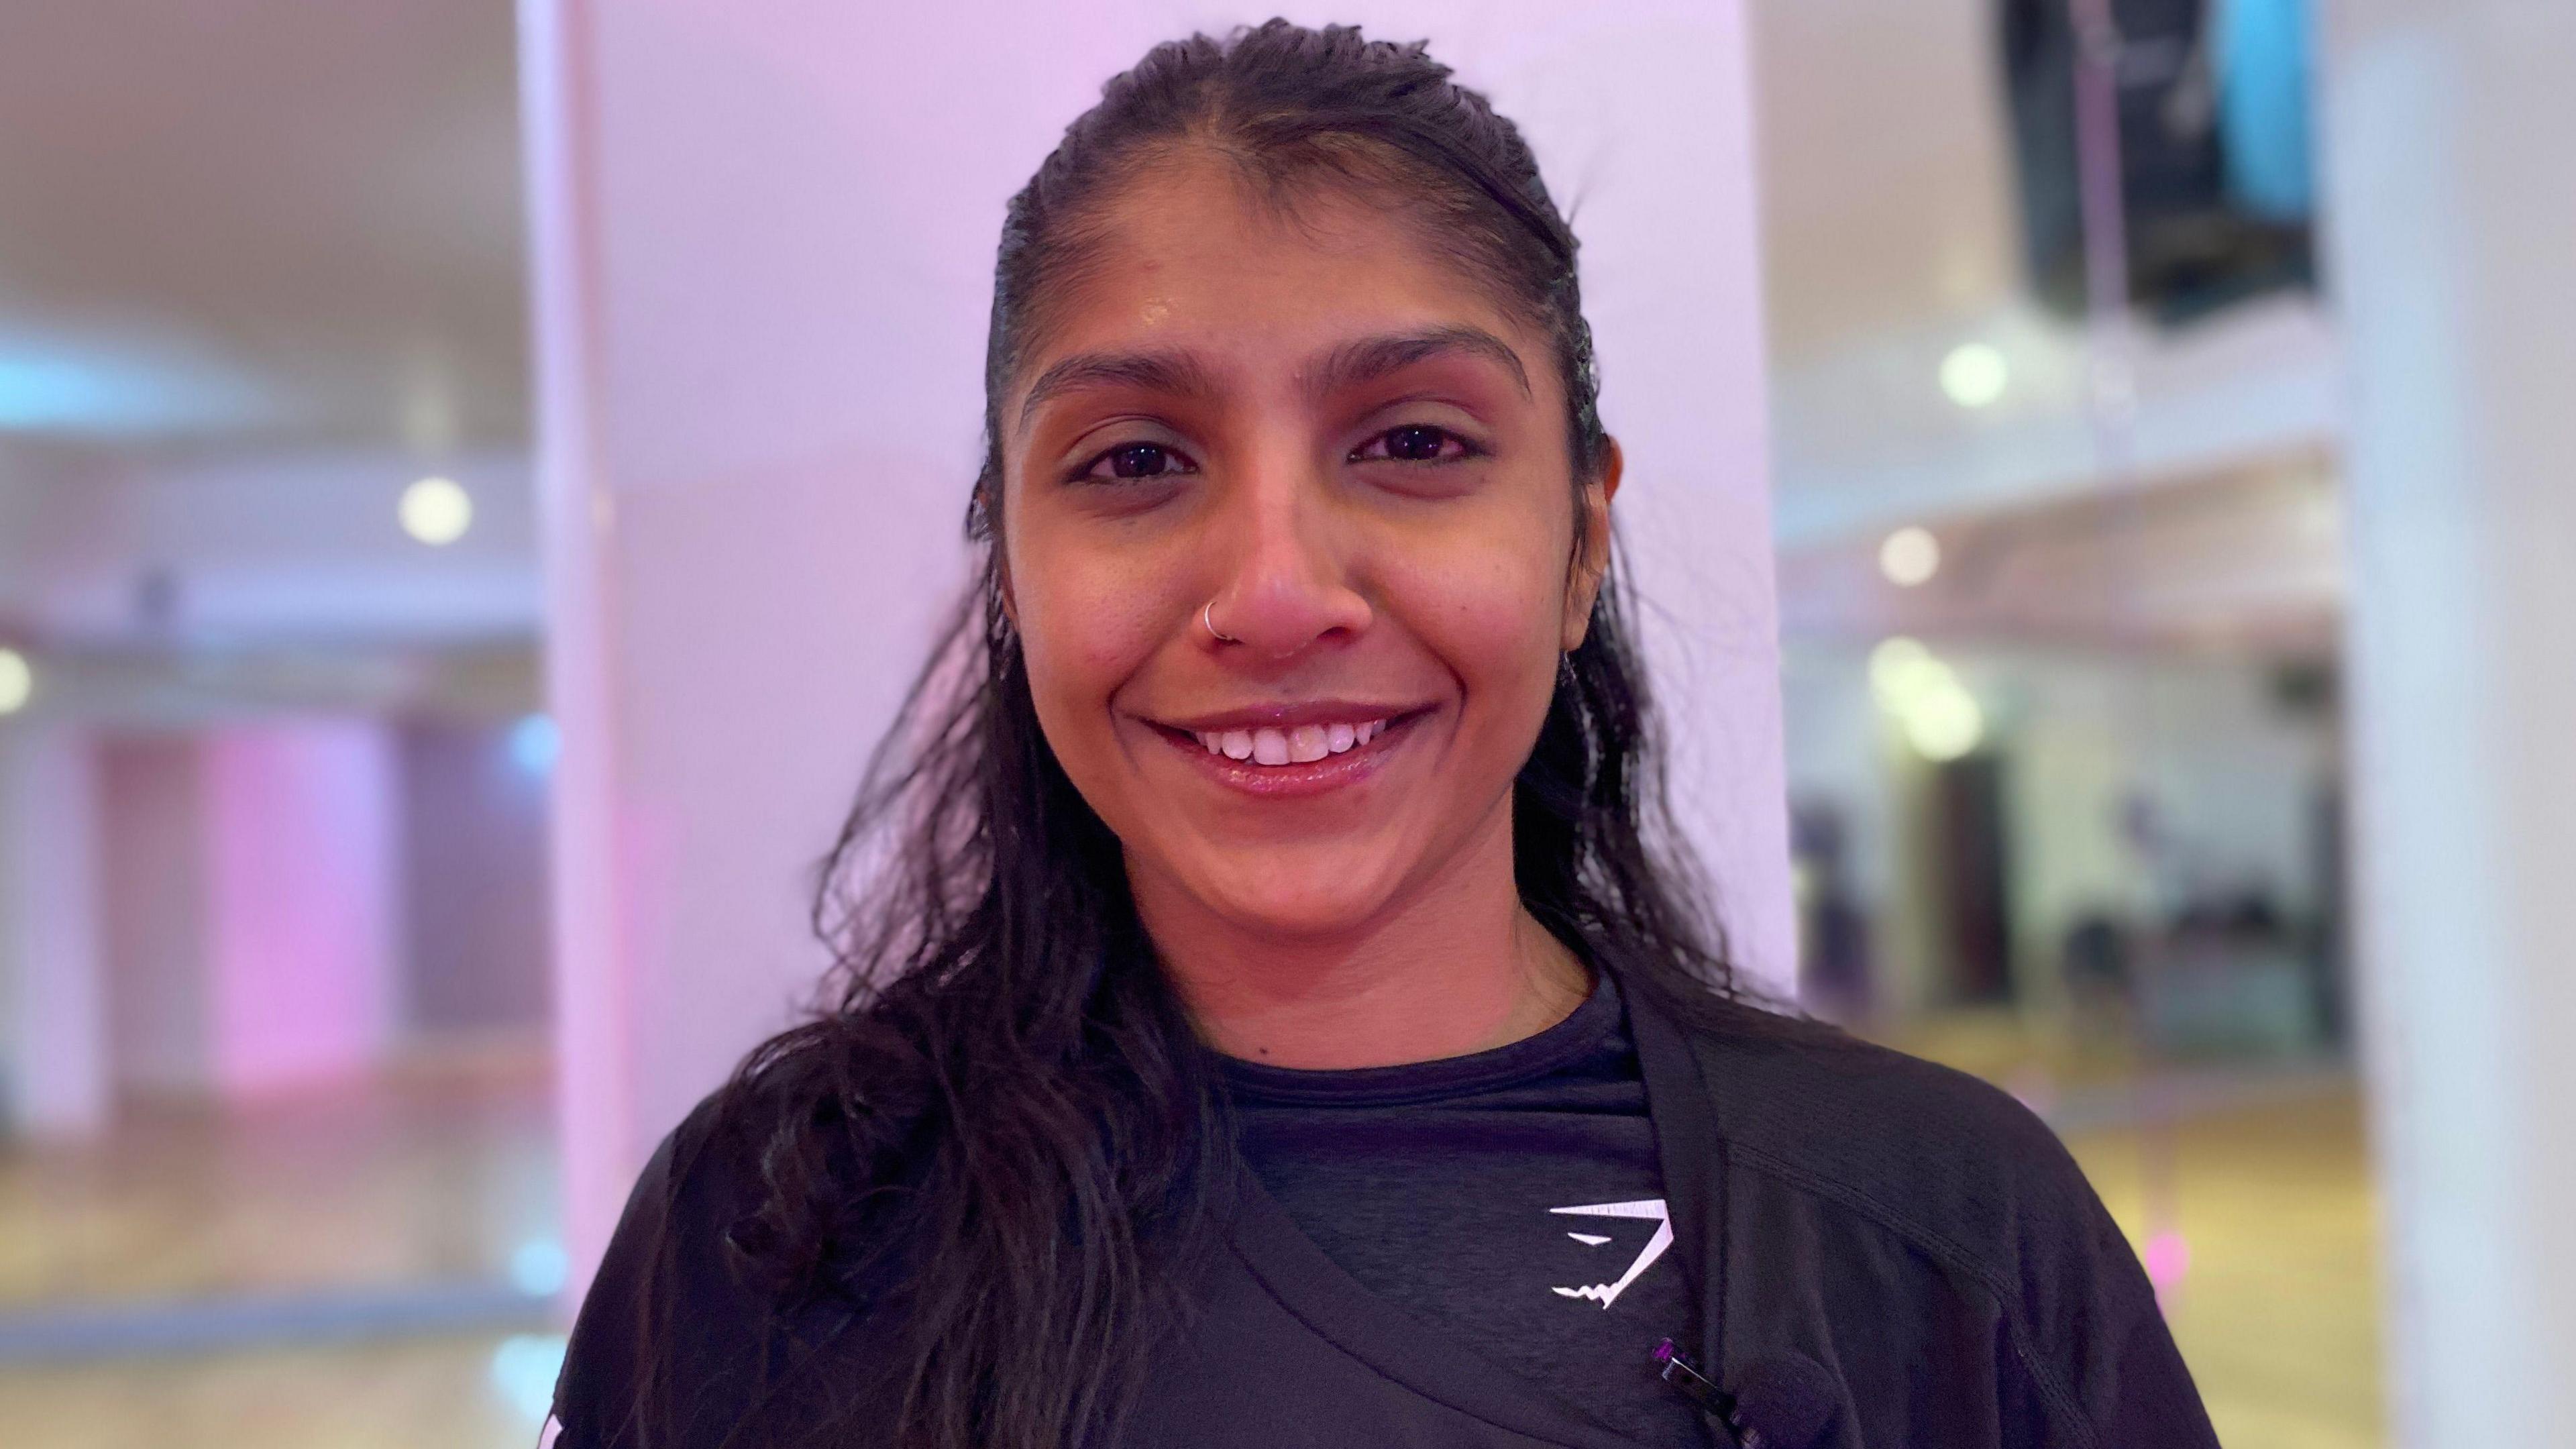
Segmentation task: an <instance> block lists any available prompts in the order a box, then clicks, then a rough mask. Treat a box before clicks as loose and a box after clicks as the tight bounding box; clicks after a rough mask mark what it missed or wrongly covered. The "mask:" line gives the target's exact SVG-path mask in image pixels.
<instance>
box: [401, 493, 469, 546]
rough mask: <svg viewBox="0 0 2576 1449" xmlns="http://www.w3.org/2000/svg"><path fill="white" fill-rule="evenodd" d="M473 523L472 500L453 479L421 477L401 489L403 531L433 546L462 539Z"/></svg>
mask: <svg viewBox="0 0 2576 1449" xmlns="http://www.w3.org/2000/svg"><path fill="white" fill-rule="evenodd" d="M473 523H474V500H473V498H471V497H470V496H468V495H467V494H466V492H465V490H464V488H463V487H461V486H459V485H458V484H457V482H456V480H455V479H453V478H423V479H421V480H420V481H419V482H417V483H414V484H413V485H411V486H410V487H409V488H406V489H404V490H403V495H402V526H403V532H405V533H408V534H410V535H411V536H412V537H414V538H416V539H419V540H420V541H421V542H423V543H425V544H428V545H430V546H431V547H433V548H436V547H439V546H442V545H445V544H451V543H454V542H456V541H457V540H458V539H460V538H463V537H464V536H465V530H466V529H468V528H470V527H472V526H473Z"/></svg>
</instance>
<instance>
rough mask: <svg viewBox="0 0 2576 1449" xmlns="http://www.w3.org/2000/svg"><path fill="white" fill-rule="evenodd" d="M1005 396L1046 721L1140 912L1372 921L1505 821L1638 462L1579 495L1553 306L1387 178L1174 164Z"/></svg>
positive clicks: (1486, 842) (1247, 920) (1011, 477)
mask: <svg viewBox="0 0 2576 1449" xmlns="http://www.w3.org/2000/svg"><path fill="white" fill-rule="evenodd" d="M1003 402H1004V406H1003V408H1002V410H1001V413H1000V419H1001V428H1002V437H1003V456H1004V473H1005V483H1004V490H1003V506H1002V538H1003V540H1004V545H1005V554H1004V562H1005V567H1006V577H1007V580H1008V585H1007V587H1008V591H1009V592H1008V599H1009V604H1010V607H1011V610H1012V613H1013V616H1014V618H1015V619H1016V621H1017V623H1018V627H1019V631H1020V635H1021V638H1022V641H1023V647H1024V650H1025V654H1026V658H1027V661H1028V671H1029V683H1030V687H1031V689H1032V691H1033V693H1034V694H1035V697H1036V704H1037V712H1038V718H1039V721H1040V723H1041V725H1042V726H1043V728H1044V729H1045V731H1046V737H1047V742H1048V743H1049V744H1050V745H1051V746H1053V748H1054V750H1055V753H1056V756H1057V758H1058V759H1059V760H1060V761H1062V763H1063V766H1064V769H1065V772H1066V773H1067V774H1068V775H1069V776H1070V777H1071V778H1072V780H1073V783H1074V785H1075V786H1076V787H1077V788H1079V789H1080V790H1081V791H1082V794H1083V798H1084V799H1086V800H1087V801H1089V802H1090V804H1091V806H1092V808H1093V809H1095V810H1096V811H1098V812H1099V814H1100V816H1101V818H1102V819H1103V820H1104V821H1105V822H1107V824H1108V826H1109V828H1110V829H1111V830H1113V831H1114V832H1116V833H1117V835H1118V838H1119V840H1120V841H1121V842H1122V844H1123V846H1124V850H1125V856H1126V864H1127V869H1128V873H1129V878H1130V880H1131V881H1132V882H1134V884H1135V888H1136V891H1137V895H1138V899H1139V902H1140V904H1141V905H1144V906H1145V907H1146V908H1147V909H1148V911H1149V913H1152V912H1154V910H1155V908H1157V907H1159V906H1166V905H1175V906H1177V905H1186V906H1189V907H1193V908H1195V909H1198V910H1201V911H1205V912H1208V913H1212V914H1213V915H1214V916H1215V917H1217V918H1219V919H1221V920H1223V921H1225V922H1227V923H1229V924H1230V925H1232V926H1234V927H1236V928H1243V929H1250V930H1254V931H1268V932H1278V933H1289V934H1294V935H1297V936H1301V937H1328V936H1332V935H1336V934H1343V933H1350V932H1356V931H1364V930H1366V929H1367V928H1368V927H1369V925H1370V924H1371V923H1372V922H1375V921H1377V920H1380V919H1383V918H1384V917H1385V916H1386V914H1387V913H1388V912H1390V911H1393V910H1398V909H1401V908H1402V907H1403V905H1404V904H1405V903H1406V902H1407V901H1408V900H1410V899H1414V898H1417V897H1418V896H1419V895H1420V894H1421V893H1422V892H1424V891H1426V890H1432V889H1436V888H1437V886H1438V884H1439V883H1440V882H1441V881H1442V879H1443V876H1444V871H1451V870H1453V869H1454V868H1455V867H1456V866H1457V864H1458V863H1459V862H1460V861H1461V860H1463V859H1466V858H1468V857H1469V856H1470V854H1471V853H1475V852H1478V851H1479V850H1480V848H1481V849H1482V850H1485V851H1490V850H1493V849H1495V848H1498V847H1500V846H1502V845H1507V843H1508V839H1509V834H1508V832H1509V828H1510V795H1511V787H1512V779H1513V776H1514V775H1515V774H1516V773H1517V772H1518V770H1519V769H1520V766H1521V764H1522V762H1523V761H1524V760H1526V759H1527V758H1528V755H1529V751H1530V747H1531V744H1532V742H1533V741H1534V740H1535V739H1536V737H1537V733H1538V728H1539V723H1540V721H1541V719H1542V718H1543V717H1544V715H1545V713H1546V710H1547V706H1548V701H1549V698H1550V695H1551V693H1552V691H1553V689H1554V686H1555V682H1556V676H1557V669H1558V658H1559V655H1560V653H1561V652H1562V651H1564V650H1566V649H1569V648H1571V647H1573V645H1575V644H1576V643H1578V642H1580V640H1581V638H1582V630H1583V626H1584V622H1585V620H1586V619H1587V618H1588V617H1589V615H1590V610H1591V602H1592V595H1593V591H1594V588H1595V586H1596V582H1597V579H1598V558H1599V557H1601V556H1602V549H1603V548H1604V547H1606V542H1605V541H1606V539H1607V537H1608V533H1607V512H1606V510H1607V506H1608V495H1609V492H1610V491H1611V490H1613V489H1615V487H1616V486H1617V477H1618V463H1617V457H1616V453H1615V450H1614V452H1613V454H1612V458H1611V463H1610V465H1609V467H1608V468H1607V470H1605V471H1606V476H1605V478H1604V479H1602V480H1601V481H1600V482H1598V483H1595V484H1593V485H1591V486H1590V487H1588V488H1587V489H1586V490H1584V493H1583V495H1582V500H1581V501H1580V502H1579V501H1578V497H1577V493H1576V490H1575V489H1574V488H1573V487H1572V485H1571V472H1570V463H1569V461H1568V452H1567V442H1566V435H1565V399H1564V392H1563V385H1562V383H1561V381H1560V379H1559V378H1558V376H1557V373H1556V369H1555V367H1554V365H1553V361H1552V353H1551V352H1550V350H1549V348H1548V346H1547V343H1546V339H1545V338H1544V337H1543V336H1542V335H1540V334H1538V333H1537V332H1535V331H1534V330H1533V329H1531V328H1529V327H1527V326H1526V325H1525V324H1522V323H1521V322H1519V321H1517V320H1516V319H1515V318H1514V317H1513V316H1512V315H1510V313H1509V312H1508V311H1507V309H1505V308H1504V307H1502V306H1499V305H1497V303H1496V302H1495V301H1494V300H1493V299H1492V298H1490V297H1488V296H1487V295H1486V294H1485V292H1484V291H1483V289H1482V288H1480V287H1479V286H1478V285H1477V283H1476V282H1475V280H1474V279H1472V278H1470V277H1468V276H1466V275H1463V274H1462V273H1461V272H1460V271H1459V270H1458V269H1457V268H1456V267H1455V266H1454V265H1453V264H1450V263H1447V262H1444V261H1443V260H1441V259H1440V258H1439V257H1438V256H1436V255H1435V254H1433V253H1432V252H1430V251H1428V250H1426V249H1424V248H1422V247H1421V246H1420V245H1418V244H1417V243H1416V241H1415V240H1414V239H1413V237H1412V236H1411V235H1410V234H1409V233H1408V231H1407V230H1406V229H1405V226H1404V224H1403V223H1402V222H1400V221H1399V220H1396V219H1394V218H1392V217H1391V216H1390V214H1389V212H1388V210H1387V209H1386V208H1383V207H1378V206H1372V205H1370V204H1368V203H1367V202H1366V201H1364V200H1357V199H1344V198H1337V197H1332V196H1315V197H1310V198H1308V199H1307V200H1306V201H1305V202H1303V203H1302V204H1301V205H1300V206H1299V208H1298V212H1297V218H1296V220H1295V221H1294V222H1282V221H1281V220H1279V219H1278V218H1276V217H1275V216H1273V215H1270V214H1266V213H1264V212H1262V211H1260V210H1258V209H1256V208H1252V207H1248V206H1247V204H1246V202H1245V200H1244V198H1243V195H1242V193H1241V192H1240V191H1239V190H1238V188H1237V185H1236V183H1235V182H1234V180H1233V179H1232V175H1231V172H1230V171H1228V170H1226V169H1223V168H1222V166H1221V165H1219V164H1216V163H1207V162H1183V163H1175V164H1174V165H1172V166H1170V167H1167V168H1165V169H1162V170H1159V171H1157V172H1154V173H1151V174H1149V175H1148V176H1146V177H1145V178H1143V179H1140V180H1138V181H1137V182H1135V183H1133V184H1131V185H1130V186H1129V187H1128V188H1127V189H1126V190H1125V191H1123V192H1122V193H1121V195H1120V197H1119V199H1118V200H1117V202H1116V203H1115V204H1114V207H1113V215H1112V225H1111V228H1110V232H1109V236H1108V240H1107V241H1106V243H1105V244H1104V246H1103V248H1102V251H1101V252H1100V254H1099V262H1098V265H1097V266H1096V267H1095V268H1094V269H1092V270H1091V271H1090V272H1089V273H1088V274H1087V275H1086V277H1085V279H1084V281H1083V283H1082V285H1081V286H1080V287H1079V288H1077V289H1076V295H1073V296H1071V297H1068V298H1066V299H1065V300H1064V301H1063V302H1062V303H1061V304H1060V305H1059V310H1058V311H1057V312H1056V314H1055V315H1054V316H1053V317H1052V318H1050V319H1049V323H1048V326H1047V328H1046V329H1045V332H1044V335H1043V336H1042V337H1041V338H1039V339H1038V344H1037V347H1036V348H1035V350H1034V351H1033V352H1032V353H1031V355H1030V356H1029V357H1028V358H1027V359H1026V361H1025V363H1024V365H1023V366H1022V368H1021V370H1020V373H1019V375H1018V377H1017V378H1016V379H1015V380H1014V382H1013V385H1012V387H1011V390H1010V392H1009V393H1008V394H1007V395H1006V397H1005V398H1004V399H1003ZM1578 507H1585V508H1588V509H1589V510H1591V512H1592V514H1593V519H1592V523H1593V527H1592V528H1591V530H1590V533H1589V538H1590V540H1592V546H1591V548H1590V549H1589V552H1590V554H1591V555H1592V559H1590V560H1588V561H1586V562H1585V563H1583V564H1582V565H1581V566H1578V561H1577V560H1576V559H1575V557H1574V550H1575V540H1576V526H1575V525H1576V513H1577V509H1578ZM1211 625H1213V632H1212V631H1211V627H1210V626H1211ZM1219 634H1222V635H1224V636H1226V637H1225V638H1222V639H1220V638H1219V637H1217V636H1218V635H1219ZM1485 858H1490V857H1485ZM1502 858H1503V859H1504V860H1506V861H1507V860H1508V858H1509V857H1508V851H1507V850H1506V851H1504V853H1503V856H1502Z"/></svg>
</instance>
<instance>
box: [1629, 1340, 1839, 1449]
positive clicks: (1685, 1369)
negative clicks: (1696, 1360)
mask: <svg viewBox="0 0 2576 1449" xmlns="http://www.w3.org/2000/svg"><path fill="white" fill-rule="evenodd" d="M1655 1362H1656V1364H1658V1365H1659V1368H1658V1370H1657V1372H1658V1374H1659V1376H1660V1377H1661V1378H1662V1379H1663V1381H1664V1382H1665V1383H1668V1384H1671V1385H1672V1386H1673V1387H1674V1388H1675V1389H1678V1390H1680V1391H1681V1394H1682V1397H1684V1398H1686V1399H1689V1400H1690V1401H1691V1402H1692V1403H1694V1404H1697V1405H1699V1407H1700V1410H1701V1412H1703V1413H1705V1414H1707V1415H1708V1416H1709V1417H1710V1418H1712V1419H1715V1420H1716V1421H1717V1422H1718V1423H1720V1424H1723V1425H1725V1426H1726V1432H1727V1436H1728V1438H1730V1439H1731V1440H1733V1441H1734V1443H1735V1445H1736V1446H1737V1449H1815V1446H1816V1445H1818V1444H1819V1443H1821V1442H1822V1441H1823V1438H1824V1432H1825V1426H1826V1425H1827V1424H1830V1423H1832V1422H1833V1417H1834V1409H1835V1408H1836V1406H1837V1395H1836V1394H1835V1392H1834V1378H1833V1375H1832V1374H1829V1373H1827V1372H1825V1369H1824V1366H1823V1365H1822V1364H1819V1363H1817V1362H1816V1361H1815V1360H1814V1359H1811V1358H1809V1357H1807V1356H1806V1355H1805V1354H1800V1353H1789V1354H1782V1355H1781V1356H1779V1357H1777V1358H1766V1359H1764V1360H1762V1361H1761V1362H1760V1363H1757V1364H1755V1365H1754V1366H1753V1367H1752V1368H1750V1369H1748V1370H1746V1371H1745V1373H1744V1376H1743V1377H1742V1378H1741V1379H1740V1380H1738V1382H1737V1384H1736V1387H1735V1391H1734V1392H1732V1393H1729V1392H1728V1391H1726V1390H1725V1389H1721V1388H1719V1387H1718V1386H1717V1385H1716V1384H1715V1383H1713V1382H1711V1381H1710V1380H1709V1378H1708V1376H1707V1375H1705V1374H1703V1373H1701V1372H1700V1371H1699V1370H1698V1369H1695V1368H1693V1367H1691V1363H1690V1360H1689V1359H1686V1358H1684V1357H1682V1355H1681V1350H1679V1349H1677V1348H1675V1347H1673V1341H1672V1340H1671V1339H1669V1338H1668V1339H1665V1340H1664V1341H1663V1342H1662V1343H1661V1344H1660V1345H1658V1346H1657V1347H1656V1349H1655Z"/></svg>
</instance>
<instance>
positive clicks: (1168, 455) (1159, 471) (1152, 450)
mask: <svg viewBox="0 0 2576 1449" xmlns="http://www.w3.org/2000/svg"><path fill="white" fill-rule="evenodd" d="M1197 471H1198V465H1197V464H1195V463H1192V462H1191V461H1190V460H1189V456H1188V455H1187V454H1185V453H1183V452H1181V451H1180V450H1179V449H1177V448H1167V447H1164V446H1163V445H1162V444H1160V443H1121V444H1119V445H1118V446H1117V447H1115V448H1112V449H1110V450H1109V451H1108V452H1106V453H1103V454H1101V455H1100V456H1098V457H1096V458H1094V459H1092V460H1091V461H1090V462H1088V463H1085V464H1083V465H1082V468H1081V471H1079V472H1077V473H1075V474H1074V480H1075V481H1076V482H1082V483H1129V482H1141V481H1144V480H1147V479H1153V478H1171V477H1176V476H1178V475H1180V474H1184V473H1195V472H1197Z"/></svg>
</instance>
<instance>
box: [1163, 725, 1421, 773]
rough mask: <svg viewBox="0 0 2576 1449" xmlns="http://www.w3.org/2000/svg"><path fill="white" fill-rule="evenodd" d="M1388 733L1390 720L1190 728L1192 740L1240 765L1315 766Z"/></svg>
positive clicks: (1188, 733) (1212, 753)
mask: <svg viewBox="0 0 2576 1449" xmlns="http://www.w3.org/2000/svg"><path fill="white" fill-rule="evenodd" d="M1385 732H1386V720H1384V719H1383V718H1381V719H1365V720H1336V721H1334V722H1332V723H1329V724H1301V725H1295V726H1291V727H1288V728H1279V727H1276V726H1272V725H1263V726H1261V727H1259V728H1257V729H1241V730H1187V731H1183V733H1185V734H1187V735H1188V736H1189V737H1190V738H1191V739H1194V740H1196V741H1198V742H1199V747H1200V748H1201V749H1204V750H1206V751H1207V752H1208V753H1209V754H1211V755H1221V756H1223V757H1224V758H1226V759H1229V760H1233V761H1235V762H1236V763H1238V764H1244V763H1249V764H1253V765H1259V766H1279V765H1311V764H1313V763H1314V762H1315V761H1317V760H1322V759H1329V758H1331V757H1332V756H1334V755H1341V754H1348V753H1349V752H1350V751H1352V750H1355V749H1357V748H1359V747H1360V746H1362V745H1364V744H1367V743H1368V742H1369V741H1370V740H1373V739H1375V738H1377V737H1378V736H1379V735H1381V734H1383V733H1385Z"/></svg>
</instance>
